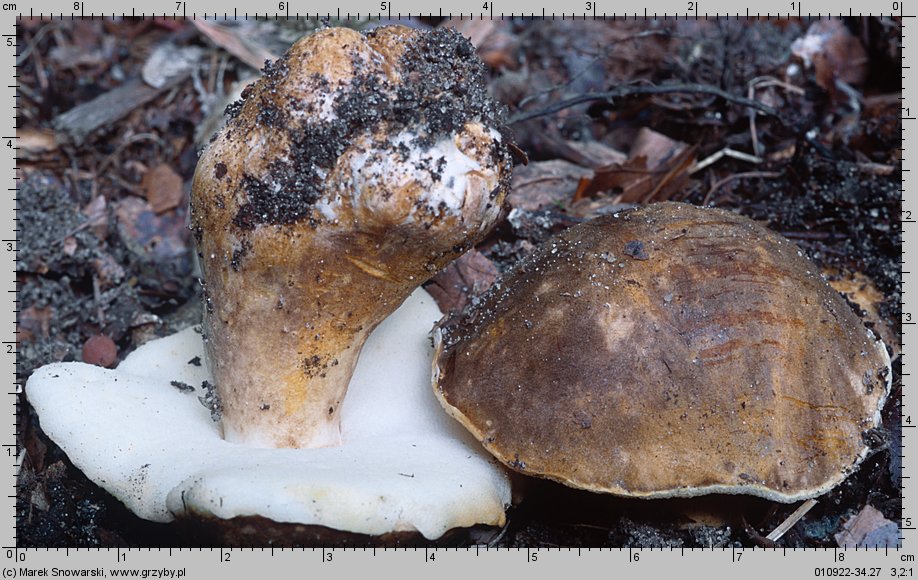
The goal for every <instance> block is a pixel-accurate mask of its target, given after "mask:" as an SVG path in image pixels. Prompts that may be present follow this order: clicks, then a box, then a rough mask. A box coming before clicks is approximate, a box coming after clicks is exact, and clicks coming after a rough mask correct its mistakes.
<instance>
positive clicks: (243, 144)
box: [192, 26, 510, 447]
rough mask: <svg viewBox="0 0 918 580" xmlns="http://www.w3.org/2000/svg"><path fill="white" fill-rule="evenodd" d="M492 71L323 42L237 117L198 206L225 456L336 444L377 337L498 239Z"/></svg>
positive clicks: (277, 71) (439, 44)
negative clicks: (448, 271)
mask: <svg viewBox="0 0 918 580" xmlns="http://www.w3.org/2000/svg"><path fill="white" fill-rule="evenodd" d="M482 72H483V65H482V64H481V62H480V61H479V60H478V59H477V57H476V56H475V54H474V50H473V48H472V46H471V44H470V43H469V42H468V41H467V40H465V39H464V38H463V37H461V36H460V35H459V34H458V33H455V32H452V31H449V30H445V29H442V30H439V29H438V30H434V31H431V32H426V33H425V32H420V31H417V30H413V29H409V28H406V27H402V26H390V27H383V28H378V29H376V30H374V31H372V32H370V33H368V34H366V35H363V34H360V33H358V32H355V31H353V30H349V29H345V28H329V29H325V30H321V31H319V32H317V33H315V34H313V35H312V36H309V37H307V38H304V39H303V40H300V41H299V42H297V43H296V44H294V45H293V47H292V48H291V49H290V51H289V52H288V53H287V54H285V55H284V56H283V57H282V58H281V59H279V60H278V61H277V62H275V63H274V64H272V65H270V66H268V67H267V69H266V74H265V77H264V78H263V79H262V80H260V81H259V82H258V83H257V84H255V85H254V86H253V87H252V88H251V89H248V90H246V91H245V92H244V93H243V101H242V102H241V103H238V104H237V105H234V106H233V107H232V109H231V110H230V115H231V117H232V119H231V120H230V121H229V123H228V125H227V127H226V128H225V129H224V130H223V131H222V132H221V133H220V134H219V135H218V136H217V137H216V140H215V141H214V142H213V143H212V144H211V145H210V146H209V147H208V149H207V151H206V152H205V153H204V155H203V157H202V158H201V160H200V162H199V163H198V167H197V171H196V173H195V179H194V185H193V190H192V226H193V231H194V234H195V239H196V241H197V246H198V250H199V255H200V258H201V264H202V268H203V272H204V280H205V282H204V284H205V300H206V311H205V316H204V321H205V333H206V337H207V352H208V361H209V364H210V368H211V370H212V372H213V375H214V379H215V381H216V389H217V393H218V395H219V399H220V402H221V404H222V410H223V430H224V436H225V437H226V439H227V440H229V441H236V442H242V443H246V444H249V445H256V446H264V447H321V446H327V445H334V444H337V443H338V442H340V419H339V417H340V407H341V404H342V401H343V399H344V395H345V392H346V389H347V385H348V381H349V379H350V377H351V373H352V372H353V369H354V365H355V363H356V361H357V357H358V355H359V353H360V349H361V346H362V345H363V343H364V341H365V340H366V338H367V336H368V335H369V333H370V331H372V330H373V328H375V327H376V325H377V324H379V323H380V322H381V321H382V320H383V319H384V318H385V317H386V316H388V315H389V314H390V313H391V312H392V311H394V310H395V308H397V307H398V305H399V304H401V303H402V301H403V300H404V299H405V298H406V297H407V296H408V294H409V293H410V292H411V291H412V290H413V289H414V288H416V287H417V286H418V285H419V284H421V283H422V282H424V281H425V280H427V279H428V278H430V277H431V276H433V275H434V274H435V273H436V272H437V271H438V270H440V269H441V268H443V267H444V266H445V265H446V264H447V263H448V262H449V261H451V260H452V259H453V258H455V257H456V256H458V255H460V254H461V253H462V252H464V251H465V250H466V249H468V248H469V247H470V246H471V245H473V244H474V243H475V242H476V241H478V240H480V239H481V238H482V236H484V234H485V233H486V232H487V231H488V230H489V229H490V227H491V226H492V225H493V224H494V222H495V220H496V219H497V217H498V214H499V212H500V206H501V204H502V202H503V199H504V196H505V194H506V190H507V183H508V179H509V175H510V161H509V155H508V149H507V138H506V137H504V136H502V134H501V128H502V125H501V121H500V119H501V114H502V112H501V110H500V108H499V106H498V105H496V104H495V103H494V102H493V101H492V100H491V99H490V98H489V96H488V95H487V92H486V88H485V84H484V82H483V78H482ZM277 377H280V380H278V378H277Z"/></svg>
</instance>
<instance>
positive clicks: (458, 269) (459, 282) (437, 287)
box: [427, 250, 498, 312]
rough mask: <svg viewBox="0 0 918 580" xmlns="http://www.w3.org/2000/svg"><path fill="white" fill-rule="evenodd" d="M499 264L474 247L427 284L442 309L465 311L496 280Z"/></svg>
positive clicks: (444, 310) (428, 290)
mask: <svg viewBox="0 0 918 580" xmlns="http://www.w3.org/2000/svg"><path fill="white" fill-rule="evenodd" d="M497 275H498V271H497V267H496V266H494V264H493V263H492V262H491V260H489V259H487V258H486V257H484V256H483V255H482V254H481V252H479V251H478V250H471V251H469V252H467V253H466V254H464V255H463V256H462V257H460V258H459V259H458V260H456V261H455V262H453V263H452V264H450V265H449V266H447V267H446V269H445V270H443V271H442V272H440V273H439V274H437V275H436V276H434V277H433V279H432V280H431V283H430V285H428V286H427V292H428V293H430V295H431V296H433V298H434V300H436V301H437V305H438V306H439V307H440V311H441V312H449V311H451V310H456V311H458V310H462V309H463V308H465V306H466V304H468V303H469V302H470V301H471V299H472V297H474V296H478V295H480V294H481V293H482V292H484V291H485V290H487V289H488V288H490V287H491V284H493V283H494V280H496V279H497Z"/></svg>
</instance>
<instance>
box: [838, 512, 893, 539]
mask: <svg viewBox="0 0 918 580" xmlns="http://www.w3.org/2000/svg"><path fill="white" fill-rule="evenodd" d="M835 542H836V543H837V544H838V545H839V547H841V548H855V547H857V548H868V547H869V548H875V547H876V548H885V547H890V548H892V547H896V546H899V545H900V540H899V527H898V526H897V525H896V524H895V522H892V521H890V520H887V519H886V518H884V517H883V514H882V513H880V510H878V509H877V508H875V507H873V506H872V505H869V504H868V505H865V506H864V508H863V509H862V510H861V511H860V512H859V513H858V514H857V515H856V516H854V517H853V518H851V519H850V520H848V521H847V522H845V526H844V529H843V530H842V531H841V532H839V533H837V534H835Z"/></svg>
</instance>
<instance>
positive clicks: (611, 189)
mask: <svg viewBox="0 0 918 580" xmlns="http://www.w3.org/2000/svg"><path fill="white" fill-rule="evenodd" d="M694 163H695V147H690V146H688V145H687V144H685V143H682V142H680V141H675V140H673V139H670V138H669V137H667V136H666V135H663V134H661V133H657V132H656V131H652V130H650V129H647V128H644V129H641V131H640V132H639V133H638V136H637V138H636V139H635V141H634V145H633V146H632V148H631V151H630V152H629V154H628V159H627V160H626V161H624V162H621V163H611V164H609V165H606V166H603V167H600V168H598V169H596V175H595V177H594V178H593V179H592V180H589V181H582V182H581V184H580V187H579V188H578V190H577V193H576V194H575V196H574V201H579V200H581V199H584V198H589V197H594V196H596V195H599V194H607V195H608V194H617V195H618V197H617V198H616V199H615V201H616V203H649V202H652V201H666V200H669V199H673V198H674V196H676V194H678V193H679V192H680V191H682V190H683V189H684V188H685V186H686V185H687V184H688V183H689V181H690V177H689V173H688V170H689V168H690V167H691V166H692V165H693V164H694Z"/></svg>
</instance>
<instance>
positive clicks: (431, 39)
mask: <svg viewBox="0 0 918 580" xmlns="http://www.w3.org/2000/svg"><path fill="white" fill-rule="evenodd" d="M373 35H374V32H372V31H371V32H369V33H367V36H368V37H372V36H373ZM358 65H359V66H358ZM290 66H291V65H290V62H289V58H288V57H287V56H284V57H282V58H280V59H278V60H277V61H276V62H275V63H273V64H269V65H267V66H266V67H265V69H264V78H263V79H262V80H261V81H259V82H258V84H257V88H253V89H251V90H250V89H246V91H244V92H243V94H242V100H241V101H240V104H239V106H236V107H234V108H233V109H232V110H228V111H227V114H228V115H229V116H230V117H231V119H233V121H232V122H231V123H230V124H229V125H228V127H229V129H228V130H230V131H233V130H234V129H241V130H243V131H244V130H245V124H246V123H249V122H252V121H249V120H248V117H246V116H241V115H239V112H240V111H241V110H242V108H243V107H244V106H246V105H247V104H248V103H249V101H251V102H252V103H253V105H252V106H255V107H257V109H256V110H257V113H256V114H255V115H254V121H253V122H254V124H255V126H256V127H261V128H262V129H264V130H266V131H275V130H281V131H283V130H286V131H287V139H288V141H287V142H288V143H289V151H288V152H287V158H288V160H287V161H281V160H275V161H274V162H272V163H271V164H270V165H269V167H268V170H267V172H266V173H265V174H264V175H252V174H246V175H244V177H243V179H242V188H243V189H244V190H245V191H246V193H247V194H248V203H247V204H244V205H243V206H242V207H241V208H240V209H239V211H238V213H237V215H236V216H235V218H234V219H233V223H234V224H235V225H236V226H237V227H239V228H240V229H242V230H250V229H253V228H255V227H256V226H257V225H259V224H265V223H267V224H287V223H294V222H298V221H300V220H302V219H304V218H308V217H310V216H311V215H312V213H313V212H312V206H313V204H314V203H315V202H316V200H317V199H319V197H321V195H322V194H323V185H324V178H325V177H324V176H325V175H326V174H327V173H328V172H329V171H330V170H331V169H332V168H333V167H334V165H335V162H336V161H337V159H338V157H339V156H340V155H341V154H342V153H343V152H344V151H345V150H346V149H347V148H348V147H349V146H350V145H351V143H352V142H353V141H354V140H355V139H356V138H357V137H359V136H361V135H371V134H374V133H376V132H377V131H378V130H379V129H382V128H384V131H385V132H386V134H388V135H396V134H398V133H399V132H401V131H405V130H408V131H411V132H412V133H414V134H415V139H414V142H413V145H415V146H417V147H421V148H422V149H424V150H425V151H426V150H428V149H429V148H430V147H431V146H432V145H434V144H435V143H436V142H437V141H438V140H439V139H441V138H443V137H444V136H447V135H451V134H454V133H457V132H458V131H460V130H462V128H463V127H464V126H465V124H466V123H468V122H471V121H478V122H480V123H482V124H483V125H484V126H486V127H491V128H494V129H501V132H502V133H507V131H508V130H507V129H506V128H503V122H504V119H505V117H506V108H505V107H504V106H503V105H500V104H498V103H496V102H495V101H494V100H493V99H492V98H491V97H490V96H489V94H488V91H487V86H486V84H485V80H484V72H485V71H484V65H483V64H482V63H481V61H480V60H478V58H477V56H475V51H474V48H473V47H472V45H471V43H470V42H469V41H468V40H467V39H466V38H464V37H463V36H462V35H460V34H458V33H456V32H454V31H451V30H448V29H435V30H432V31H429V32H425V33H422V34H418V35H416V36H414V37H412V38H411V39H410V40H409V41H408V45H407V47H406V49H405V52H404V54H403V55H402V57H401V59H400V61H399V63H398V66H399V68H400V69H401V71H402V73H401V74H402V79H403V81H402V83H401V84H399V85H397V86H394V85H393V84H392V83H391V82H390V81H389V80H388V79H387V78H386V77H385V76H384V75H383V74H382V72H381V71H374V70H370V71H367V70H365V69H366V65H364V64H362V63H357V62H355V69H356V70H357V73H356V75H355V76H354V78H353V79H352V80H351V82H350V83H349V84H348V85H346V86H345V87H343V88H335V89H331V88H330V87H329V86H328V82H327V80H326V79H324V78H323V77H320V76H317V75H314V76H313V77H312V78H311V79H310V82H311V83H313V84H314V85H315V86H314V87H311V88H312V90H314V91H328V90H333V91H335V99H334V102H335V104H334V107H333V111H334V115H333V117H332V119H331V120H322V119H321V117H319V116H318V115H315V114H314V115H313V116H312V118H311V119H310V120H309V121H303V120H301V119H300V118H296V120H294V118H293V117H292V116H291V115H290V114H289V113H288V112H287V111H286V110H284V108H283V107H289V108H295V107H303V106H304V105H303V104H301V103H298V102H282V103H279V101H282V97H280V96H279V95H282V94H283V92H284V90H285V89H284V86H283V83H284V82H285V80H286V76H287V74H288V73H289V70H290V69H289V67H290ZM279 105H283V107H281V106H279ZM312 112H313V113H315V112H314V111H312ZM285 128H286V129H285ZM508 155H509V154H508V153H507V150H506V148H505V147H498V146H495V147H494V148H493V149H492V157H493V161H494V163H495V164H507V163H509V159H508V157H507V156H508ZM402 156H403V157H407V149H406V148H405V147H404V146H403V155H402ZM442 170H443V167H442V164H441V165H440V166H435V167H430V168H428V171H429V172H430V173H431V175H435V176H436V175H440V174H442ZM507 173H509V172H507ZM507 179H509V175H507ZM502 185H503V186H504V187H506V185H507V184H506V183H504V184H502Z"/></svg>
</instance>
